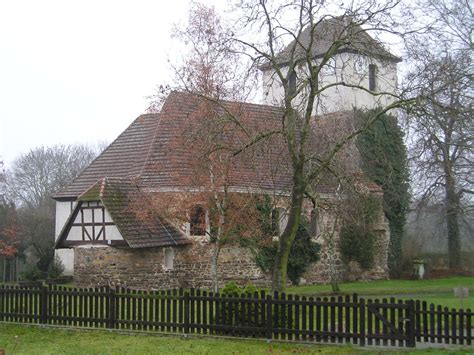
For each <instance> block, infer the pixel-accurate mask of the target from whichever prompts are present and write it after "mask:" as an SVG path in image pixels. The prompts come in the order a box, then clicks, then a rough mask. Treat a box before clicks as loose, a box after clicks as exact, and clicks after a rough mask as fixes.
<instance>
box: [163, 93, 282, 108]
mask: <svg viewBox="0 0 474 355" xmlns="http://www.w3.org/2000/svg"><path fill="white" fill-rule="evenodd" d="M172 94H178V95H187V96H192V97H195V98H197V99H203V100H209V101H211V102H216V103H225V104H231V105H235V104H241V105H245V106H256V107H259V108H271V109H274V110H280V109H281V107H280V106H274V105H268V104H260V103H255V102H246V101H237V100H235V101H232V100H228V99H211V98H208V97H206V96H204V95H200V94H195V93H192V92H186V91H178V90H173V91H172V92H171V94H170V95H172ZM170 95H169V96H170ZM169 96H168V97H167V98H166V100H165V104H166V101H168V98H169ZM163 107H164V105H163Z"/></svg>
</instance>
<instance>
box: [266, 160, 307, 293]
mask: <svg viewBox="0 0 474 355" xmlns="http://www.w3.org/2000/svg"><path fill="white" fill-rule="evenodd" d="M293 180H294V184H293V190H292V193H291V204H290V208H289V214H288V223H287V225H286V228H285V231H284V232H283V234H282V235H281V236H280V237H279V238H278V251H277V253H276V255H275V264H274V266H273V275H272V290H273V291H283V290H284V289H285V286H286V272H287V266H288V256H289V255H290V249H291V245H292V244H293V241H294V240H295V237H296V233H297V231H298V227H299V225H300V222H301V212H302V210H303V199H304V187H303V169H302V168H301V169H295V172H294V177H293Z"/></svg>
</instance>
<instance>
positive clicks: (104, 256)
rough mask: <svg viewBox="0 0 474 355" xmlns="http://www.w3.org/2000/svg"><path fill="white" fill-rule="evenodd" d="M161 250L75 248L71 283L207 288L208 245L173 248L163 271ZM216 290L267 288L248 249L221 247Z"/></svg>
mask: <svg viewBox="0 0 474 355" xmlns="http://www.w3.org/2000/svg"><path fill="white" fill-rule="evenodd" d="M164 249H165V248H147V249H129V248H127V249H125V248H114V247H91V248H75V253H74V254H75V255H74V264H75V265H74V269H75V270H74V281H75V283H76V285H77V286H78V287H90V286H96V285H109V286H115V285H120V286H124V287H129V288H135V289H158V290H160V289H170V288H180V287H184V288H187V287H194V288H210V287H211V264H210V260H211V251H212V245H210V244H209V243H206V242H194V243H193V244H191V245H189V246H180V247H174V248H173V250H174V265H173V268H172V269H165V268H164ZM219 281H220V285H219V286H220V287H222V286H223V285H224V284H225V283H227V282H229V281H235V282H237V283H239V284H241V285H246V284H248V283H252V284H255V285H258V286H268V285H269V284H270V276H269V275H266V274H264V273H263V272H262V271H261V270H260V269H259V268H258V267H257V266H256V264H255V262H254V261H253V256H252V254H251V253H250V251H249V250H248V249H244V248H240V247H238V246H228V247H224V248H223V249H222V251H221V254H220V256H219Z"/></svg>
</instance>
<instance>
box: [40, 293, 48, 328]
mask: <svg viewBox="0 0 474 355" xmlns="http://www.w3.org/2000/svg"><path fill="white" fill-rule="evenodd" d="M40 297H41V302H40V303H41V312H40V323H41V324H47V323H48V288H47V287H46V286H42V287H41V294H40Z"/></svg>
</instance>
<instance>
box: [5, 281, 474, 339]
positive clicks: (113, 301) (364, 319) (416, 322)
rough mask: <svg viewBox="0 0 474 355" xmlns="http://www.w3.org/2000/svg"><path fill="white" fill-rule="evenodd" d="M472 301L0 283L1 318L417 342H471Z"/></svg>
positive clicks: (262, 335) (215, 332)
mask: <svg viewBox="0 0 474 355" xmlns="http://www.w3.org/2000/svg"><path fill="white" fill-rule="evenodd" d="M471 319H472V313H471V310H470V309H467V310H462V309H461V310H456V309H451V310H449V309H448V308H446V307H445V308H442V307H441V306H435V305H433V304H431V305H428V304H427V303H426V302H420V301H416V302H415V301H412V300H409V301H401V300H395V299H394V298H390V299H385V298H384V299H382V300H370V299H369V300H365V299H364V298H360V297H358V296H357V295H355V294H354V295H353V296H352V297H351V296H349V295H346V296H344V297H343V296H338V297H305V296H301V297H300V296H298V295H291V294H288V295H287V294H285V293H272V294H267V293H265V292H264V291H261V292H256V293H254V294H248V295H240V296H237V295H235V296H232V297H226V296H222V295H219V294H215V293H212V292H207V291H202V290H194V289H191V290H189V292H188V291H187V292H185V291H184V290H182V289H180V290H168V291H138V290H130V289H125V288H114V289H112V288H109V287H97V288H83V289H78V288H66V287H61V286H56V285H49V286H48V287H46V286H43V287H41V288H25V287H19V286H0V321H3V322H21V323H36V324H56V325H64V326H74V327H94V328H109V329H126V330H142V331H159V332H172V333H181V334H208V335H226V336H235V337H253V338H263V339H269V340H287V341H309V342H327V343H339V344H342V343H346V344H347V343H351V344H358V345H361V346H364V345H385V346H400V347H403V346H406V347H414V346H416V342H417V341H418V342H430V343H446V344H467V345H471V343H472V323H471Z"/></svg>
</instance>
